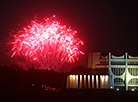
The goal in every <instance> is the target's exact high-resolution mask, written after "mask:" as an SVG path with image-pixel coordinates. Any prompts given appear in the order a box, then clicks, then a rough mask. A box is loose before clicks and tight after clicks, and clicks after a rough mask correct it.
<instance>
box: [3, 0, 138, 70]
mask: <svg viewBox="0 0 138 102" xmlns="http://www.w3.org/2000/svg"><path fill="white" fill-rule="evenodd" d="M137 11H138V6H137V2H132V1H129V2H126V1H103V0H102V1H99V0H94V1H93V0H88V1H86V0H84V1H81V0H78V1H76V0H69V1H68V0H64V1H60V0H55V1H53V0H38V1H37V0H32V1H30V0H22V1H21V0H17V1H16V0H11V1H9V0H3V2H2V1H1V2H0V40H1V42H2V40H3V39H5V38H7V37H8V32H7V31H6V29H13V30H15V29H19V26H18V25H17V24H20V26H26V25H27V24H29V23H30V22H31V20H32V19H33V18H34V16H35V15H36V14H38V16H37V17H38V21H42V20H43V18H44V17H51V16H52V15H54V14H55V15H56V19H57V20H58V21H60V22H61V24H62V25H67V27H71V28H72V29H73V30H77V32H78V33H77V37H79V38H80V39H82V40H83V41H84V43H85V45H84V46H83V47H80V49H81V50H82V51H83V52H85V56H80V61H79V62H76V64H72V66H76V65H83V66H84V67H86V65H87V55H88V52H97V51H98V52H101V53H103V54H107V53H108V52H111V53H113V54H114V55H122V54H124V53H125V52H128V53H129V54H130V55H138V45H137V44H138V40H137V39H138V38H137V35H138V30H137V28H138V14H137V13H138V12H137ZM23 17H24V18H26V19H27V21H28V23H26V22H25V20H24V19H22V18H23ZM0 56H1V57H0V61H1V64H8V63H9V61H8V60H7V58H8V57H7V56H5V55H4V54H3V53H2V52H1V53H0ZM72 66H71V67H72Z"/></svg>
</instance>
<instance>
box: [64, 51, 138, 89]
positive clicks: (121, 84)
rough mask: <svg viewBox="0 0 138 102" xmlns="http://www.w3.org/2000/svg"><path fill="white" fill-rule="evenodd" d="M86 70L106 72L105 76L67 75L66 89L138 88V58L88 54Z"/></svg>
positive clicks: (125, 55)
mask: <svg viewBox="0 0 138 102" xmlns="http://www.w3.org/2000/svg"><path fill="white" fill-rule="evenodd" d="M88 68H89V69H92V70H96V71H97V72H103V71H106V73H107V74H106V75H103V74H102V73H99V74H93V75H92V74H86V75H69V76H68V77H67V88H106V89H108V88H113V89H115V88H116V89H118V90H119V88H124V89H125V90H129V89H131V90H133V91H134V89H136V88H137V87H138V57H133V56H130V55H128V53H127V52H126V53H125V54H124V55H122V56H115V55H112V54H111V53H110V52H109V54H108V55H107V56H102V55H101V53H98V52H96V53H89V55H88Z"/></svg>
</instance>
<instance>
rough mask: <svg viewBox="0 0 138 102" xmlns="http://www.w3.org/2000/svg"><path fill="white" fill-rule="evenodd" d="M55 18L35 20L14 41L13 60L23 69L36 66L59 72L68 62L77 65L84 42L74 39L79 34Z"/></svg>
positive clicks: (14, 36) (12, 42)
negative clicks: (29, 65) (32, 64)
mask: <svg viewBox="0 0 138 102" xmlns="http://www.w3.org/2000/svg"><path fill="white" fill-rule="evenodd" d="M54 18H55V15H54V16H53V17H52V18H51V19H49V18H45V19H44V22H41V23H38V22H37V21H32V23H31V25H30V26H29V25H28V26H27V27H23V30H22V31H19V32H18V33H17V34H16V35H13V39H12V41H11V44H12V49H11V53H12V54H11V57H12V58H13V57H14V58H15V59H16V60H17V61H18V62H19V63H20V64H22V65H23V66H24V67H25V66H26V65H27V63H28V64H29V63H30V64H31V63H35V64H37V65H39V68H45V69H54V70H56V71H58V70H59V69H60V68H61V66H62V65H63V63H64V62H65V61H68V62H75V59H77V60H78V57H77V56H78V55H79V54H84V53H83V52H82V51H80V50H79V48H78V47H79V45H83V41H81V40H79V38H75V37H74V35H75V34H76V33H77V32H76V31H72V30H71V29H70V28H66V26H61V25H60V22H58V21H55V20H54Z"/></svg>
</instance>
